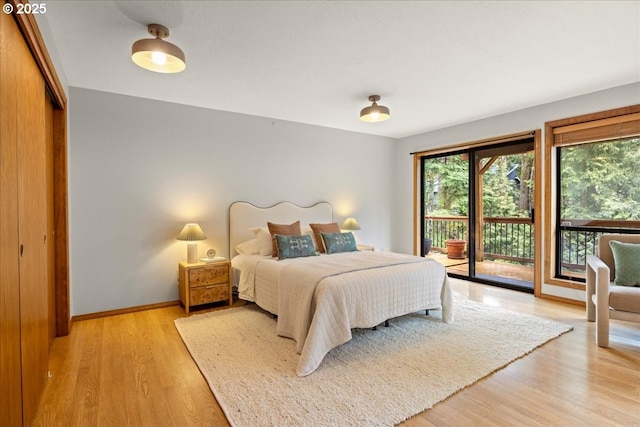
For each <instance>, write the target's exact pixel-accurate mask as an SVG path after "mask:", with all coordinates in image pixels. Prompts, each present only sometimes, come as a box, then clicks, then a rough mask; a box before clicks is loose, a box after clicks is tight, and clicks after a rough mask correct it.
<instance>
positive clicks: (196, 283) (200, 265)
mask: <svg viewBox="0 0 640 427" xmlns="http://www.w3.org/2000/svg"><path fill="white" fill-rule="evenodd" d="M178 277H179V279H178V281H179V283H180V302H181V303H182V304H183V305H184V311H185V312H186V313H187V314H189V308H191V307H192V306H194V305H201V304H209V303H212V302H218V301H227V302H228V303H229V305H231V304H233V294H232V293H231V263H230V262H229V261H220V262H212V263H204V262H196V263H193V264H189V263H187V262H181V263H180V264H179V265H178Z"/></svg>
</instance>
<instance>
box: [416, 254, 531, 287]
mask: <svg viewBox="0 0 640 427" xmlns="http://www.w3.org/2000/svg"><path fill="white" fill-rule="evenodd" d="M427 258H433V259H435V260H436V261H438V262H440V263H442V264H444V265H445V266H446V267H447V271H448V272H449V273H454V274H460V275H463V276H468V275H469V259H468V258H465V259H450V258H447V254H446V253H440V252H435V251H431V252H429V254H428V255H427ZM476 276H477V277H479V278H487V279H492V280H501V281H505V282H507V283H515V284H517V285H520V286H525V287H530V288H531V289H533V266H526V265H519V264H509V263H506V262H501V261H486V260H485V261H480V262H477V263H476ZM526 283H529V285H530V286H528V285H526Z"/></svg>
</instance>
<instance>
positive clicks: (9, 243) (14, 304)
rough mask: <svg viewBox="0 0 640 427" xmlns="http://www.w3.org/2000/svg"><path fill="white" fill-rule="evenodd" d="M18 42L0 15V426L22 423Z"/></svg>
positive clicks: (8, 18)
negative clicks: (15, 56)
mask: <svg viewBox="0 0 640 427" xmlns="http://www.w3.org/2000/svg"><path fill="white" fill-rule="evenodd" d="M20 42H21V36H20V31H19V30H18V28H17V26H16V25H15V22H14V21H13V18H12V17H11V16H9V15H5V14H4V13H3V14H1V15H0V236H2V238H0V260H1V262H2V264H1V265H0V425H2V426H17V425H21V424H22V402H21V396H22V378H21V376H20V369H21V368H20V279H19V263H18V246H19V242H18V206H17V202H16V201H17V199H18V160H17V159H18V157H17V155H18V154H17V147H18V145H17V132H16V123H17V120H18V117H17V111H16V108H15V106H16V102H17V101H16V99H17V89H16V82H17V79H18V70H17V67H16V65H15V61H14V60H13V57H14V55H15V50H16V49H17V47H18V45H19V43H20Z"/></svg>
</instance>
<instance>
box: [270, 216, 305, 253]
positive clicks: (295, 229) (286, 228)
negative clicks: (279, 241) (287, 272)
mask: <svg viewBox="0 0 640 427" xmlns="http://www.w3.org/2000/svg"><path fill="white" fill-rule="evenodd" d="M267 227H268V228H269V233H271V241H272V245H271V256H278V247H277V245H276V238H275V237H274V236H275V235H276V234H282V235H286V236H299V235H301V234H302V232H301V231H300V221H296V222H294V223H292V224H274V223H273V222H267Z"/></svg>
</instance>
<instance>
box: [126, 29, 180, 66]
mask: <svg viewBox="0 0 640 427" xmlns="http://www.w3.org/2000/svg"><path fill="white" fill-rule="evenodd" d="M147 28H148V29H149V34H151V35H152V36H154V37H155V39H141V40H138V41H137V42H135V43H134V44H133V46H131V59H132V60H133V62H135V63H136V65H138V66H140V67H142V68H144V69H146V70H149V71H155V72H156V73H179V72H180V71H182V70H184V69H185V68H186V66H187V65H186V63H185V60H184V52H183V51H182V50H181V49H180V48H179V47H178V46H176V45H174V44H171V43H169V42H167V41H164V40H162V39H164V38H166V37H169V29H168V28H167V27H165V26H164V25H159V24H149V25H148V26H147Z"/></svg>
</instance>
